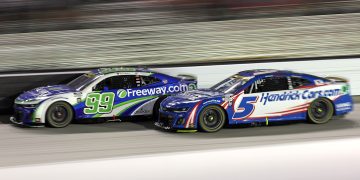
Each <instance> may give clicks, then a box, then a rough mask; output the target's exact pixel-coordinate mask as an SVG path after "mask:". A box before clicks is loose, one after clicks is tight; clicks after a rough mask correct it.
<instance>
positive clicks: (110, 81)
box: [95, 75, 137, 91]
mask: <svg viewBox="0 0 360 180" xmlns="http://www.w3.org/2000/svg"><path fill="white" fill-rule="evenodd" d="M105 87H107V88H108V89H109V90H114V89H131V88H135V87H137V83H136V80H135V76H133V75H121V76H113V77H109V78H106V79H104V80H103V81H101V82H100V83H98V84H97V85H96V87H95V90H97V91H101V90H104V88H105Z"/></svg>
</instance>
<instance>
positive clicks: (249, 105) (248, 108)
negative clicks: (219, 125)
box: [233, 96, 258, 120]
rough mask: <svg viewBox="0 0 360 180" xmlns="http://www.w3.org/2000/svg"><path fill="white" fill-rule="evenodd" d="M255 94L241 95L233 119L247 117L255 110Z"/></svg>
mask: <svg viewBox="0 0 360 180" xmlns="http://www.w3.org/2000/svg"><path fill="white" fill-rule="evenodd" d="M257 99H258V97H257V96H251V97H243V99H242V100H241V102H240V105H239V107H238V109H237V110H235V112H234V115H233V119H235V120H241V119H245V118H247V117H249V116H250V115H251V114H252V113H253V112H254V110H255V106H254V103H256V102H257Z"/></svg>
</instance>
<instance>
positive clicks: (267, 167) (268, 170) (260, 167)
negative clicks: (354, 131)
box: [0, 138, 360, 180]
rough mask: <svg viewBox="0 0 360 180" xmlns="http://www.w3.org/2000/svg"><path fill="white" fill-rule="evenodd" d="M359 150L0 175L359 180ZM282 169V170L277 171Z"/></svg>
mask: <svg viewBox="0 0 360 180" xmlns="http://www.w3.org/2000/svg"><path fill="white" fill-rule="evenodd" d="M359 151H360V138H353V139H347V140H331V141H314V142H307V143H297V144H292V143H289V144H281V145H273V146H262V147H249V148H236V149H225V150H224V149H220V150H216V151H195V152H188V153H186V154H184V153H167V154H155V155H153V156H133V157H128V158H113V159H99V160H96V161H80V162H70V163H58V164H50V165H49V164H46V165H36V166H32V167H27V166H25V167H14V168H6V169H0V174H1V175H2V177H3V178H4V179H6V180H17V179H29V178H30V179H37V180H42V179H44V180H48V179H53V180H64V179H79V180H82V179H84V180H85V179H86V180H89V179H104V177H106V179H107V180H118V179H127V180H131V179H136V180H139V179H158V180H162V179H164V180H168V179H169V177H171V179H179V180H180V179H184V178H185V177H191V179H239V177H241V179H267V180H283V179H284V180H285V179H286V180H288V179H293V180H304V179H314V177H316V179H328V180H333V179H346V180H358V179H359V178H360V175H359V173H358V169H357V168H358V167H359V166H360V156H359V153H358V152H359ZM219 164H220V165H221V166H219ZM284 166H285V167H286V169H282V168H281V167H284ZM19 172H22V173H19ZM259 172H261V173H259ZM54 174H56V176H54ZM297 174H298V175H297Z"/></svg>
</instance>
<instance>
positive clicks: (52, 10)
mask: <svg viewBox="0 0 360 180" xmlns="http://www.w3.org/2000/svg"><path fill="white" fill-rule="evenodd" d="M359 29H360V1H358V0H345V1H341V0H2V1H1V2H0V83H1V84H2V86H1V87H0V102H4V103H5V104H6V105H8V104H11V102H12V98H13V97H15V96H16V95H17V94H18V93H19V92H21V91H24V90H28V89H30V88H33V87H37V86H40V85H46V84H54V83H61V82H65V81H67V80H68V79H71V78H73V77H74V76H76V75H77V74H78V73H81V71H82V70H87V69H90V68H96V67H106V66H109V67H112V66H149V67H169V66H190V65H202V64H206V65H209V64H225V63H226V64H229V63H257V62H273V61H296V60H313V59H331V58H349V57H357V56H358V55H359V54H360V33H359ZM34 72H51V73H54V72H57V73H54V74H51V75H49V74H46V75H44V76H43V75H39V74H37V75H36V76H33V74H24V75H19V73H34ZM64 72H66V73H64ZM9 97H11V98H9ZM4 103H0V104H4ZM0 106H1V105H0Z"/></svg>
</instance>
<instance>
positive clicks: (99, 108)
mask: <svg viewBox="0 0 360 180" xmlns="http://www.w3.org/2000/svg"><path fill="white" fill-rule="evenodd" d="M114 99H115V94H114V93H113V92H107V93H102V94H100V93H91V94H89V95H88V96H87V97H86V100H85V106H86V107H85V108H84V113H85V114H97V113H100V114H106V113H110V112H111V111H112V108H113V105H114Z"/></svg>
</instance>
